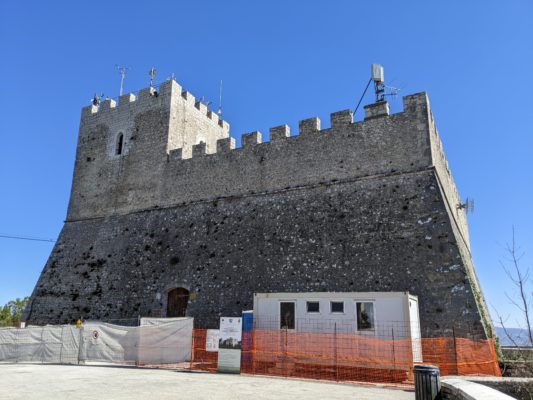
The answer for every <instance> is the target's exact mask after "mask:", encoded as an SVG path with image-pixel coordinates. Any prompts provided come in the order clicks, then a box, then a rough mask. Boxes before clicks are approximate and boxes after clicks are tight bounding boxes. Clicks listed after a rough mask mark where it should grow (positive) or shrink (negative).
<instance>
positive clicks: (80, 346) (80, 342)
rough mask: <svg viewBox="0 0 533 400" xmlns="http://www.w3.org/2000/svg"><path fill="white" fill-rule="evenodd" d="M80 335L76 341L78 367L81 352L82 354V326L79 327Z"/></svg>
mask: <svg viewBox="0 0 533 400" xmlns="http://www.w3.org/2000/svg"><path fill="white" fill-rule="evenodd" d="M79 329H80V335H79V340H78V365H80V361H81V352H82V349H81V348H82V346H83V324H81V325H80V328H79Z"/></svg>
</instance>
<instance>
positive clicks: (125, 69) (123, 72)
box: [115, 64, 130, 96]
mask: <svg viewBox="0 0 533 400" xmlns="http://www.w3.org/2000/svg"><path fill="white" fill-rule="evenodd" d="M115 68H116V69H117V70H118V73H119V74H120V91H119V96H122V87H123V85H124V78H126V72H128V71H129V69H130V68H129V67H121V66H120V65H118V64H115Z"/></svg>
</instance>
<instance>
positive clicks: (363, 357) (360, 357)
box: [191, 329, 500, 385]
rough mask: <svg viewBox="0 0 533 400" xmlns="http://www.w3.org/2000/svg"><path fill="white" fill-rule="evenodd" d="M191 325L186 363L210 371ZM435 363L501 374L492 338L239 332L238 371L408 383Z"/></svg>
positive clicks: (446, 368) (200, 334)
mask: <svg viewBox="0 0 533 400" xmlns="http://www.w3.org/2000/svg"><path fill="white" fill-rule="evenodd" d="M205 343H206V331H205V330H202V329H195V330H194V333H193V352H192V353H193V354H192V360H191V368H192V369H199V370H207V371H215V370H216V368H217V357H218V354H217V353H216V352H207V351H206V348H205ZM422 362H423V363H426V364H434V365H437V366H438V367H439V368H440V371H441V375H492V376H500V369H499V367H498V361H497V357H496V352H495V350H494V342H493V340H471V339H464V338H423V339H418V340H411V339H395V340H390V339H379V338H375V337H372V336H359V335H354V334H347V333H342V334H338V333H316V332H295V331H290V330H289V331H287V330H253V331H250V332H243V338H242V355H241V372H242V373H248V374H261V375H275V376H286V377H299V378H309V379H323V380H335V381H354V382H369V383H391V384H408V385H409V384H412V382H413V366H414V364H417V363H422Z"/></svg>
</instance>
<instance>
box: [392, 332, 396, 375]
mask: <svg viewBox="0 0 533 400" xmlns="http://www.w3.org/2000/svg"><path fill="white" fill-rule="evenodd" d="M391 332H392V377H391V378H392V381H393V382H394V376H395V374H396V343H395V340H394V327H392V328H391Z"/></svg>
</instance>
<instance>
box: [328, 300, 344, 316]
mask: <svg viewBox="0 0 533 400" xmlns="http://www.w3.org/2000/svg"><path fill="white" fill-rule="evenodd" d="M331 312H332V313H344V301H332V302H331Z"/></svg>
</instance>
